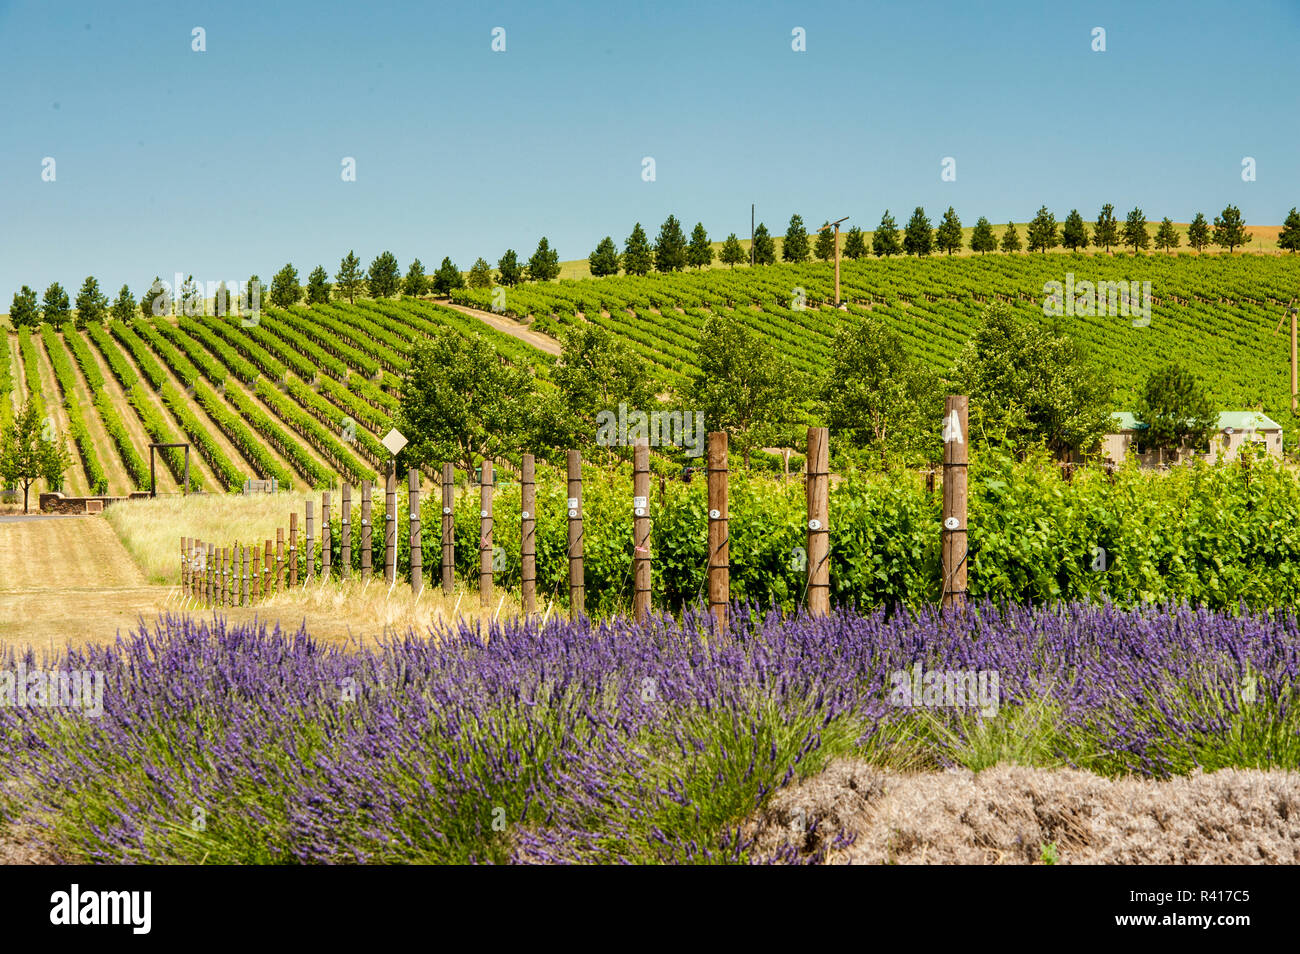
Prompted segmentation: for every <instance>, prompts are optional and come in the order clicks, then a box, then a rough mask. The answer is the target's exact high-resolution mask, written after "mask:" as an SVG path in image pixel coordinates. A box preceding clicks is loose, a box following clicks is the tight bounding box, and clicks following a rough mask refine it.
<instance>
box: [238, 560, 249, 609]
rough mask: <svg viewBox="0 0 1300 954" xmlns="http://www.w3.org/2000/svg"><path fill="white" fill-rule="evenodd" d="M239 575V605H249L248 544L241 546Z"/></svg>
mask: <svg viewBox="0 0 1300 954" xmlns="http://www.w3.org/2000/svg"><path fill="white" fill-rule="evenodd" d="M239 576H240V583H239V585H240V591H239V605H240V606H247V605H248V547H247V546H242V547H240V548H239Z"/></svg>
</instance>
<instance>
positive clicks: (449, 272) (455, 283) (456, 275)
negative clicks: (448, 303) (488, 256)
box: [433, 258, 465, 298]
mask: <svg viewBox="0 0 1300 954" xmlns="http://www.w3.org/2000/svg"><path fill="white" fill-rule="evenodd" d="M464 287H465V276H464V275H462V274H461V273H460V269H459V268H457V267H456V265H455V263H454V262H452V260H451V259H450V258H443V260H442V264H441V265H439V266H438V270H437V271H436V272H434V273H433V293H434V294H435V295H438V296H440V297H442V298H446V297H447V296H448V295H450V294H451V292H452V289H454V288H464Z"/></svg>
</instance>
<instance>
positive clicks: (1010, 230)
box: [1002, 222, 1020, 252]
mask: <svg viewBox="0 0 1300 954" xmlns="http://www.w3.org/2000/svg"><path fill="white" fill-rule="evenodd" d="M1002 251H1004V252H1018V251H1020V233H1019V232H1017V231H1016V223H1015V222H1008V223H1007V227H1006V231H1004V232H1003V233H1002Z"/></svg>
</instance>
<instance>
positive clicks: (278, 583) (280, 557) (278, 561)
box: [275, 527, 284, 593]
mask: <svg viewBox="0 0 1300 954" xmlns="http://www.w3.org/2000/svg"><path fill="white" fill-rule="evenodd" d="M275 592H277V593H283V592H284V527H276V528H275Z"/></svg>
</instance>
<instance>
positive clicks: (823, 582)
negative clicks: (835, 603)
mask: <svg viewBox="0 0 1300 954" xmlns="http://www.w3.org/2000/svg"><path fill="white" fill-rule="evenodd" d="M829 471H830V439H829V435H828V432H827V430H826V428H824V427H810V428H808V456H807V457H806V458H805V459H804V481H805V490H806V492H807V497H808V553H807V557H808V612H809V613H810V614H811V615H813V616H825V615H826V614H827V613H829V612H830V611H831V563H830V559H831V547H830V490H829V481H830V473H829Z"/></svg>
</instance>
